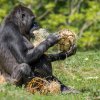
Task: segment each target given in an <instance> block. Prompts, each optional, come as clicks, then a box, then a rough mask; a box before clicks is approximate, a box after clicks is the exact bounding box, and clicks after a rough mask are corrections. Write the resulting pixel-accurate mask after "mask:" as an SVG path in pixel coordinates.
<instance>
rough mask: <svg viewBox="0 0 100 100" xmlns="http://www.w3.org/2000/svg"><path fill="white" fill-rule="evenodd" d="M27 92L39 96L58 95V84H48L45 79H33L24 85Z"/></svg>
mask: <svg viewBox="0 0 100 100" xmlns="http://www.w3.org/2000/svg"><path fill="white" fill-rule="evenodd" d="M26 89H27V91H29V92H30V93H33V94H34V93H39V94H48V93H51V94H57V93H60V84H59V83H58V82H56V81H50V82H48V81H47V80H46V79H43V78H39V77H35V78H33V79H32V80H31V81H30V82H28V83H27V85H26Z"/></svg>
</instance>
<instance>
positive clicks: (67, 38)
mask: <svg viewBox="0 0 100 100" xmlns="http://www.w3.org/2000/svg"><path fill="white" fill-rule="evenodd" d="M58 34H60V35H61V37H62V38H61V40H60V41H59V42H58V44H57V45H58V48H59V50H60V51H67V50H69V48H70V47H71V46H72V45H73V44H75V41H76V34H75V33H73V32H72V31H70V30H68V29H64V30H61V31H59V32H58Z"/></svg>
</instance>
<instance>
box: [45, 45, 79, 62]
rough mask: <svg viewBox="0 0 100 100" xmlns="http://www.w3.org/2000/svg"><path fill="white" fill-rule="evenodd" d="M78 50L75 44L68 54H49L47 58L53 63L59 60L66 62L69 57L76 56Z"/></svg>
mask: <svg viewBox="0 0 100 100" xmlns="http://www.w3.org/2000/svg"><path fill="white" fill-rule="evenodd" d="M76 49H77V48H76V45H75V44H74V45H72V46H71V47H70V50H68V51H66V52H61V53H58V54H48V55H47V56H48V58H49V60H50V61H51V62H53V61H57V60H64V59H66V58H67V57H70V56H72V55H74V54H75V53H76Z"/></svg>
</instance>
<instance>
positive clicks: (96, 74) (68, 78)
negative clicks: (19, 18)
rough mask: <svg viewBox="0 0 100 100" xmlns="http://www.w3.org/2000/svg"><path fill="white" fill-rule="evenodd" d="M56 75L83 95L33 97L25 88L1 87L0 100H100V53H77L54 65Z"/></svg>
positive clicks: (7, 85) (37, 95)
mask: <svg viewBox="0 0 100 100" xmlns="http://www.w3.org/2000/svg"><path fill="white" fill-rule="evenodd" d="M53 70H54V74H55V75H56V76H57V77H58V78H59V79H60V80H61V81H62V82H63V83H64V84H66V85H67V86H71V87H73V88H75V89H77V90H79V91H81V93H79V94H58V95H39V94H35V95H32V94H30V93H28V92H26V91H25V89H24V88H18V87H15V86H12V85H9V84H4V85H0V100H100V51H87V52H77V54H76V55H74V56H72V57H70V58H68V59H66V60H65V61H59V62H54V63H53Z"/></svg>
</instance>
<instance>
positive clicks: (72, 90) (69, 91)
mask: <svg viewBox="0 0 100 100" xmlns="http://www.w3.org/2000/svg"><path fill="white" fill-rule="evenodd" d="M61 92H62V93H66V94H67V93H75V94H77V93H80V92H79V91H78V90H76V89H73V88H71V87H67V86H61Z"/></svg>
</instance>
